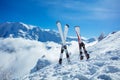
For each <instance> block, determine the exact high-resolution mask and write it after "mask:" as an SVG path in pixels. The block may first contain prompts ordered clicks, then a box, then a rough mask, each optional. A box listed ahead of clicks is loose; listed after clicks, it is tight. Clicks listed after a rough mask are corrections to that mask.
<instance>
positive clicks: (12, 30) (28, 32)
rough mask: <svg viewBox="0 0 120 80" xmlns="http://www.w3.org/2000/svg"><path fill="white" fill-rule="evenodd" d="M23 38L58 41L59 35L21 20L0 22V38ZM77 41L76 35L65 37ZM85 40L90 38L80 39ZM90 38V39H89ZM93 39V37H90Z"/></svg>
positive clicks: (87, 40)
mask: <svg viewBox="0 0 120 80" xmlns="http://www.w3.org/2000/svg"><path fill="white" fill-rule="evenodd" d="M8 37H12V38H25V39H30V40H37V41H41V42H46V41H54V42H57V43H60V42H61V40H60V36H59V33H58V32H57V31H54V30H50V29H41V28H40V27H37V26H33V25H27V24H24V23H22V22H5V23H1V24H0V38H8ZM72 40H75V41H77V38H76V37H67V41H72ZM82 40H83V41H85V42H87V43H88V42H91V39H84V38H83V39H82ZM89 40H90V41H89ZM92 41H95V39H92Z"/></svg>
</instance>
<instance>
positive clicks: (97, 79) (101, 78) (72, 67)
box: [22, 31, 120, 80]
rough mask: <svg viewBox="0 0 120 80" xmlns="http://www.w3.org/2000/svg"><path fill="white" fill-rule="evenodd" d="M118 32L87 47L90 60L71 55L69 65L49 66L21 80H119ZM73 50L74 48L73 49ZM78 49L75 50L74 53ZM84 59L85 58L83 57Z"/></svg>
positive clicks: (119, 43) (119, 49)
mask: <svg viewBox="0 0 120 80" xmlns="http://www.w3.org/2000/svg"><path fill="white" fill-rule="evenodd" d="M119 46H120V31H118V32H116V33H114V34H109V35H108V36H107V37H106V38H105V39H103V40H102V41H100V42H98V43H97V44H96V45H94V46H91V47H88V48H87V50H88V51H89V53H90V56H91V58H90V59H89V60H87V61H86V60H85V59H84V60H82V61H80V60H79V58H78V55H79V54H72V55H71V63H70V64H69V63H67V60H66V59H64V60H63V63H62V65H59V64H57V63H54V64H51V65H50V66H47V67H45V68H43V69H40V70H39V71H38V72H35V73H33V74H30V75H26V76H25V77H24V78H22V79H23V80H50V79H51V80H120V77H119V76H120V47H119ZM74 49H75V48H74ZM77 50H78V49H77V48H76V52H75V53H78V51H77ZM84 58H85V57H84Z"/></svg>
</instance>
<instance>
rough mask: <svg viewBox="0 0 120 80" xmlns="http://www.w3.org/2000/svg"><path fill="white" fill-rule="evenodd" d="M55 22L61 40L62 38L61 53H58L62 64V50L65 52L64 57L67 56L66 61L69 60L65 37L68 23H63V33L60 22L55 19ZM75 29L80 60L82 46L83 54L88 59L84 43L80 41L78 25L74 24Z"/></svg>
mask: <svg viewBox="0 0 120 80" xmlns="http://www.w3.org/2000/svg"><path fill="white" fill-rule="evenodd" d="M56 24H57V27H58V31H59V34H60V37H61V40H62V47H61V54H60V58H59V64H62V57H63V52H64V51H65V53H66V57H67V60H68V62H70V56H69V53H68V50H67V46H66V37H67V33H68V29H69V25H68V24H66V25H65V27H64V33H63V31H62V26H61V23H60V22H59V21H57V22H56ZM75 31H76V34H77V37H78V45H79V52H80V60H82V59H83V54H82V48H83V50H84V54H85V56H86V58H87V59H89V54H88V53H87V50H86V48H85V44H84V43H83V42H82V39H81V37H80V27H79V26H75Z"/></svg>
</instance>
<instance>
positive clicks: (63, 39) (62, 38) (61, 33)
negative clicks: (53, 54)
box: [56, 21, 65, 45]
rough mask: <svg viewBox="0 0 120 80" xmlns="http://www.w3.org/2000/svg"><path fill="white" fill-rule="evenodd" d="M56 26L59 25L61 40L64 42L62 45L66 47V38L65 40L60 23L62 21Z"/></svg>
mask: <svg viewBox="0 0 120 80" xmlns="http://www.w3.org/2000/svg"><path fill="white" fill-rule="evenodd" d="M56 24H57V27H58V31H59V34H60V37H61V40H62V44H63V45H64V44H65V38H64V35H63V31H62V26H61V23H60V21H57V22H56Z"/></svg>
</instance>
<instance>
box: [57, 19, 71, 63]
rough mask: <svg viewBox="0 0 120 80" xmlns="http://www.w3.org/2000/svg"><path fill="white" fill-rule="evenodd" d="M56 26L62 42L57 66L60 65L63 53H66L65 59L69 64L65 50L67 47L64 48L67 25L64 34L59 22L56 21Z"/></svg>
mask: <svg viewBox="0 0 120 80" xmlns="http://www.w3.org/2000/svg"><path fill="white" fill-rule="evenodd" d="M56 24H57V27H58V31H59V34H60V38H61V41H62V47H61V54H60V59H59V64H62V57H63V52H64V51H65V53H66V57H67V60H68V62H70V59H69V54H68V50H67V46H66V37H67V33H68V29H69V25H68V24H66V25H65V27H64V33H63V31H62V26H61V23H60V22H59V21H57V22H56Z"/></svg>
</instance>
